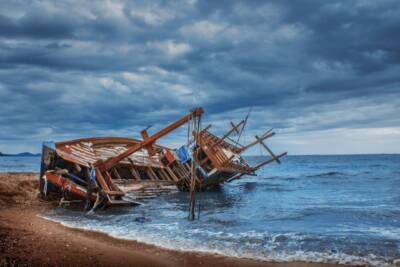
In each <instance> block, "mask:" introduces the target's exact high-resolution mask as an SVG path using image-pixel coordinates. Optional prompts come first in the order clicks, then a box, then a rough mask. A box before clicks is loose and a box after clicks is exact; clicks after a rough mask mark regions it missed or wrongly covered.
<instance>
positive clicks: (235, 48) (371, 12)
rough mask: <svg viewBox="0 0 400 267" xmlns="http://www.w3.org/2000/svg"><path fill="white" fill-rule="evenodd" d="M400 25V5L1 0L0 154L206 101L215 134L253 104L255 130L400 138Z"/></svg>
mask: <svg viewBox="0 0 400 267" xmlns="http://www.w3.org/2000/svg"><path fill="white" fill-rule="evenodd" d="M399 25H400V3H399V2H398V1H397V0H384V1H356V0H355V1H335V0H334V1H328V2H321V1H311V0H310V1H307V0H304V1H281V0H280V1H195V0H193V1H190V0H188V1H183V0H182V1H168V2H165V1H101V2H100V1H99V2H96V3H93V2H91V1H57V2H54V1H23V0H20V1H3V2H1V3H0V99H1V101H2V104H1V105H0V150H7V151H10V152H12V150H13V145H15V144H16V143H18V144H19V145H18V149H20V148H21V147H24V146H25V147H26V148H27V149H29V150H38V149H39V147H40V142H41V140H44V139H55V140H59V139H66V138H75V137H80V136H91V135H137V131H138V130H139V129H141V128H143V127H145V126H147V125H150V124H151V125H154V127H153V129H154V130H156V129H157V128H160V127H161V126H162V125H164V124H165V123H167V122H169V121H171V120H174V119H175V118H178V117H179V116H181V115H183V114H185V113H186V112H187V111H188V110H190V109H191V108H193V107H194V106H199V105H201V106H203V107H205V109H206V115H207V117H206V120H213V121H214V124H215V127H214V129H215V131H216V132H221V131H222V130H223V127H224V125H227V123H228V122H229V120H230V119H233V118H237V117H239V116H240V117H244V116H245V115H246V113H247V112H248V110H249V108H250V107H253V112H252V116H253V119H252V122H253V124H251V125H250V126H249V129H248V132H249V134H253V132H254V131H255V130H256V129H257V128H268V127H270V126H272V127H276V128H278V129H279V131H281V132H282V133H286V134H287V135H288V136H291V137H293V138H294V139H296V138H297V137H298V138H300V137H302V138H303V137H304V135H305V134H306V133H307V132H310V131H329V130H332V131H334V130H336V129H343V128H348V129H352V128H354V129H355V128H357V129H358V128H365V129H372V128H373V129H375V128H382V127H383V128H388V127H389V128H396V129H397V127H399V123H400V120H399V119H398V112H399V111H400V98H399V96H400V94H399V92H400V88H399V86H400V77H399V73H400V64H399V63H400V26H399ZM224 123H225V124H224ZM293 134H298V136H297V137H296V136H293ZM181 135H182V136H184V134H181ZM167 140H170V141H171V140H172V139H167ZM172 141H173V140H172ZM286 141H287V140H286ZM302 149H303V150H302V151H304V152H307V150H304V148H303V147H302ZM300 152H301V151H300ZM328 152H329V151H328Z"/></svg>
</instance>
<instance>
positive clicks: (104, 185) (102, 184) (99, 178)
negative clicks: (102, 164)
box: [96, 168, 110, 191]
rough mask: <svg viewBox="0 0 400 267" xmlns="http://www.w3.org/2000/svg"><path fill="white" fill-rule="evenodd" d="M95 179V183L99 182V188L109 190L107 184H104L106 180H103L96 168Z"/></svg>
mask: <svg viewBox="0 0 400 267" xmlns="http://www.w3.org/2000/svg"><path fill="white" fill-rule="evenodd" d="M96 178H97V181H98V182H99V184H100V186H101V188H102V189H103V190H104V191H105V190H110V188H109V187H108V184H107V182H106V180H105V179H104V177H103V175H102V173H101V171H100V170H99V169H97V168H96Z"/></svg>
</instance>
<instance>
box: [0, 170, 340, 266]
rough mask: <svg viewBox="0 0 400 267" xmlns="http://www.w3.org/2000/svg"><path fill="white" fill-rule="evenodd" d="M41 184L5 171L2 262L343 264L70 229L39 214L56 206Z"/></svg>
mask: <svg viewBox="0 0 400 267" xmlns="http://www.w3.org/2000/svg"><path fill="white" fill-rule="evenodd" d="M37 187H38V177H37V174H34V173H0V210H1V212H0V266H139V267H146V266H154V267H156V266H188V267H189V266H226V267H228V266H274V267H294V266H299V267H304V266H311V267H318V266H320V267H327V266H339V265H335V264H318V263H301V262H291V263H271V262H262V261H255V260H248V259H238V258H230V257H224V256H220V255H215V254H205V253H194V252H193V253H192V252H180V251H173V250H167V249H162V248H159V247H156V246H151V245H146V244H142V243H138V242H135V241H126V240H120V239H115V238H112V237H110V236H107V235H105V234H102V233H97V232H91V231H83V230H78V229H71V228H67V227H64V226H62V225H61V224H58V223H55V222H51V221H48V220H45V219H42V218H40V217H39V216H37V215H38V214H40V213H41V212H44V211H46V210H48V209H51V208H54V203H53V204H52V203H49V202H44V201H42V200H40V199H39V198H38V189H37Z"/></svg>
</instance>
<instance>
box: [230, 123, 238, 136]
mask: <svg viewBox="0 0 400 267" xmlns="http://www.w3.org/2000/svg"><path fill="white" fill-rule="evenodd" d="M231 126H232V128H234V129H235V132H236V134H239V130H238V129H236V125H235V124H234V123H233V122H232V121H231Z"/></svg>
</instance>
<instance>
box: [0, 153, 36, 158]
mask: <svg viewBox="0 0 400 267" xmlns="http://www.w3.org/2000/svg"><path fill="white" fill-rule="evenodd" d="M40 155H41V154H40V153H37V154H33V153H30V152H22V153H18V154H4V153H2V152H0V157H38V156H40Z"/></svg>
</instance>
